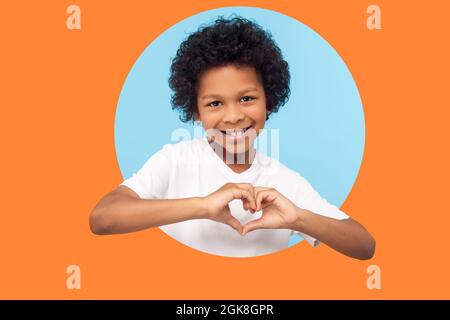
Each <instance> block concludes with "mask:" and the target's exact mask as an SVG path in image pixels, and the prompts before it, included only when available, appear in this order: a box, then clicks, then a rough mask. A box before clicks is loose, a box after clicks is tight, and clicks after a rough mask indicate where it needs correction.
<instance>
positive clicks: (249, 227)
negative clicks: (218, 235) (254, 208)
mask: <svg viewBox="0 0 450 320" xmlns="http://www.w3.org/2000/svg"><path fill="white" fill-rule="evenodd" d="M256 229H264V224H263V222H262V218H259V219H256V220H252V221H250V222H248V223H247V224H245V225H244V227H243V233H242V235H244V236H245V235H246V234H247V233H249V232H251V231H253V230H256Z"/></svg>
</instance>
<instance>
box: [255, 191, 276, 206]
mask: <svg viewBox="0 0 450 320" xmlns="http://www.w3.org/2000/svg"><path fill="white" fill-rule="evenodd" d="M271 192H272V191H271V190H263V191H259V192H257V193H256V210H257V211H259V210H261V209H262V202H265V201H267V202H270V201H271V198H272V197H271ZM266 206H267V204H266V205H264V208H265V207H266Z"/></svg>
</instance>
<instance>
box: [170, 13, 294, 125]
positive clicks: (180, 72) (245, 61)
mask: <svg viewBox="0 0 450 320" xmlns="http://www.w3.org/2000/svg"><path fill="white" fill-rule="evenodd" d="M230 64H234V65H238V66H249V67H253V68H255V70H256V71H257V73H258V75H259V76H260V77H261V79H262V82H263V86H264V90H265V93H266V109H267V117H266V118H267V119H268V118H269V115H270V114H271V113H274V112H277V111H278V109H279V107H281V106H282V105H284V104H285V103H286V102H287V100H288V99H289V94H290V90H289V81H290V74H289V66H288V63H287V62H286V61H285V60H284V59H283V55H282V53H281V50H280V48H279V47H278V45H277V44H276V43H275V42H274V40H273V39H272V36H271V34H270V33H269V32H267V31H264V30H263V29H262V28H261V27H260V26H259V25H258V24H256V23H255V22H252V21H250V20H247V19H244V18H242V17H240V16H234V17H230V18H228V19H226V18H224V17H222V16H219V17H218V18H217V19H216V20H215V21H214V23H212V24H211V25H206V26H200V28H199V29H198V30H197V31H196V32H194V33H192V34H191V35H189V37H188V38H187V39H186V40H184V41H183V42H182V43H181V45H180V47H179V49H178V51H177V54H176V56H175V58H173V59H172V65H171V68H170V73H171V75H170V78H169V86H170V88H171V89H172V90H173V92H174V93H173V94H172V99H171V103H172V109H178V110H179V111H181V112H182V114H181V115H180V120H181V121H183V122H188V121H190V120H192V119H193V115H194V112H196V111H197V85H198V80H199V79H200V76H201V75H202V73H203V72H205V71H206V70H207V69H209V68H212V67H217V66H225V65H230Z"/></svg>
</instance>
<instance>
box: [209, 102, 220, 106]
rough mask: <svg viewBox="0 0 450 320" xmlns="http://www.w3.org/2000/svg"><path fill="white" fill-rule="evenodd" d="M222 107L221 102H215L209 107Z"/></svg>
mask: <svg viewBox="0 0 450 320" xmlns="http://www.w3.org/2000/svg"><path fill="white" fill-rule="evenodd" d="M219 105H220V101H213V102H211V103H209V104H208V106H209V107H218V106H219Z"/></svg>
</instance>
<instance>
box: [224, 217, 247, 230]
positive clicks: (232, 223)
mask: <svg viewBox="0 0 450 320" xmlns="http://www.w3.org/2000/svg"><path fill="white" fill-rule="evenodd" d="M225 223H226V224H228V225H229V226H230V227H232V228H233V229H234V230H236V231H237V232H239V234H243V233H242V232H243V228H242V225H241V223H240V222H239V220H238V219H236V218H235V217H233V216H232V215H231V214H230V217H229V218H228V219H227V220H226V221H225Z"/></svg>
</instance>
